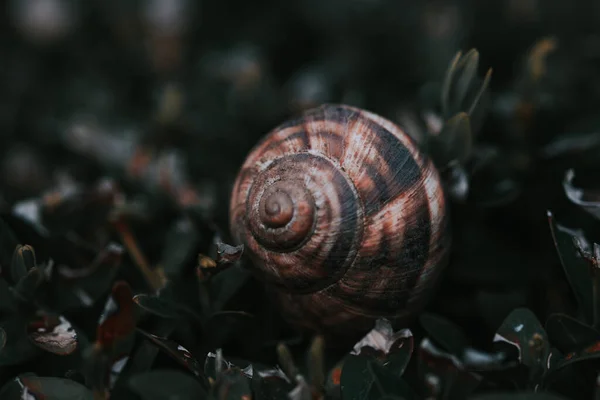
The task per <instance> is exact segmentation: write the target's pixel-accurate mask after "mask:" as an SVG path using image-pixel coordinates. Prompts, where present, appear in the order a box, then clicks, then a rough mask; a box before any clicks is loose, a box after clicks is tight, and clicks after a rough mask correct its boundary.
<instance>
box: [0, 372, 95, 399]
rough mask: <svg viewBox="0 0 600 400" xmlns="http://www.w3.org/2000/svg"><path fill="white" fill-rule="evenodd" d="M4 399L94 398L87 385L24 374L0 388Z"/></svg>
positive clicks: (0, 395) (0, 393)
mask: <svg viewBox="0 0 600 400" xmlns="http://www.w3.org/2000/svg"><path fill="white" fill-rule="evenodd" d="M0 398H2V399H3V400H4V399H6V400H22V399H32V398H35V399H44V400H93V399H94V396H93V394H92V392H91V391H90V390H89V389H88V388H86V387H85V386H83V385H81V384H80V383H77V382H75V381H72V380H69V379H62V378H54V377H37V376H23V375H21V376H20V377H17V378H15V379H13V380H11V381H10V382H8V383H7V384H6V385H5V386H4V387H3V388H2V390H0Z"/></svg>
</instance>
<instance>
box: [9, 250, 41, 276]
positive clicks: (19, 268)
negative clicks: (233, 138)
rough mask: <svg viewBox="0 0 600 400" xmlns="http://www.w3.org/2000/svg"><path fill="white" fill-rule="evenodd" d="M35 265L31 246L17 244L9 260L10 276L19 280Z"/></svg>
mask: <svg viewBox="0 0 600 400" xmlns="http://www.w3.org/2000/svg"><path fill="white" fill-rule="evenodd" d="M35 266H36V261H35V251H34V250H33V247H31V246H29V245H25V246H21V245H19V246H17V247H16V248H15V251H14V253H13V258H12V262H11V277H12V279H13V281H14V282H19V281H20V280H21V279H23V277H24V276H26V275H27V272H28V271H29V270H30V269H31V268H33V267H35Z"/></svg>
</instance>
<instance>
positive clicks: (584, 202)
mask: <svg viewBox="0 0 600 400" xmlns="http://www.w3.org/2000/svg"><path fill="white" fill-rule="evenodd" d="M574 178H575V171H573V170H572V169H569V170H568V171H567V173H566V174H565V179H564V180H563V189H564V191H565V194H566V195H567V197H568V198H569V200H571V201H572V202H573V203H575V204H577V205H578V206H579V207H581V208H582V209H584V210H585V211H587V212H588V213H590V214H591V215H593V216H594V217H596V218H597V219H600V190H589V189H588V190H585V189H580V188H576V187H575V186H574V185H573V179H574Z"/></svg>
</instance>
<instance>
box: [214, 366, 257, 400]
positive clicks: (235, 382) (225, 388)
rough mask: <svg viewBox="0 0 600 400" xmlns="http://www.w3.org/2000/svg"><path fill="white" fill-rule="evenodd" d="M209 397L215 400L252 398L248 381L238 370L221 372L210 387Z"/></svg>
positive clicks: (245, 399)
mask: <svg viewBox="0 0 600 400" xmlns="http://www.w3.org/2000/svg"><path fill="white" fill-rule="evenodd" d="M209 397H210V398H211V399H215V400H226V399H227V400H229V399H231V400H233V399H238V400H247V399H251V398H252V388H251V385H250V380H249V378H248V376H246V375H245V374H244V373H243V372H242V371H241V370H240V369H239V368H235V367H233V368H229V369H226V370H224V371H222V372H221V373H220V374H219V375H218V376H217V380H216V382H215V384H214V385H213V386H212V387H211V390H210V392H209Z"/></svg>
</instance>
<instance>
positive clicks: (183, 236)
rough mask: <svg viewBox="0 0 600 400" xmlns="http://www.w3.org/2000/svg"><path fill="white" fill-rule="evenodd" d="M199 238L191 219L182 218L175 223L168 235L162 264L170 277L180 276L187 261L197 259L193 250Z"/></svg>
mask: <svg viewBox="0 0 600 400" xmlns="http://www.w3.org/2000/svg"><path fill="white" fill-rule="evenodd" d="M198 239H199V237H198V233H197V231H196V229H195V228H194V224H193V223H192V222H191V221H190V220H189V219H187V218H185V219H181V220H179V221H177V223H175V224H174V226H173V227H172V228H171V230H170V231H169V232H168V234H167V235H166V238H165V244H164V250H163V251H162V254H163V255H162V265H163V268H164V271H165V275H166V276H167V277H168V278H170V279H173V278H177V277H179V276H180V274H181V273H182V272H183V271H182V270H183V267H184V265H185V263H186V262H193V261H194V260H195V258H196V254H194V253H193V252H194V250H195V247H196V245H197V242H198Z"/></svg>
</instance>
